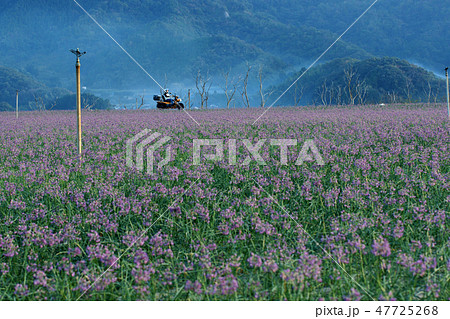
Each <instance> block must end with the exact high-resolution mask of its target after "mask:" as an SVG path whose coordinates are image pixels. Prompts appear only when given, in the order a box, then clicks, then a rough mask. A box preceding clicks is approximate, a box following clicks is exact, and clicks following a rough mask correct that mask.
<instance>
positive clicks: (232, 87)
mask: <svg viewBox="0 0 450 319" xmlns="http://www.w3.org/2000/svg"><path fill="white" fill-rule="evenodd" d="M222 76H223V78H224V79H225V84H224V87H223V91H224V92H225V97H226V99H227V109H229V108H230V103H231V101H232V100H233V98H234V95H235V94H236V90H237V87H238V85H239V82H240V81H241V78H240V77H238V78H237V79H230V70H228V71H227V72H224V73H223V74H222Z"/></svg>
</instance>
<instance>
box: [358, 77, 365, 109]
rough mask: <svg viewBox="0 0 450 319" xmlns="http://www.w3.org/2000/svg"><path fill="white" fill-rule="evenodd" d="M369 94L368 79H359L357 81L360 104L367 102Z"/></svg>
mask: <svg viewBox="0 0 450 319" xmlns="http://www.w3.org/2000/svg"><path fill="white" fill-rule="evenodd" d="M366 96H367V84H366V81H359V80H358V81H357V83H356V97H357V98H358V104H360V105H364V104H366Z"/></svg>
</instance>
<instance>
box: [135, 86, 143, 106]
mask: <svg viewBox="0 0 450 319" xmlns="http://www.w3.org/2000/svg"><path fill="white" fill-rule="evenodd" d="M139 97H140V98H141V104H140V105H139V106H138V105H137V99H136V109H137V110H140V109H141V108H142V106H143V105H144V98H145V89H144V90H143V91H142V95H140V96H139Z"/></svg>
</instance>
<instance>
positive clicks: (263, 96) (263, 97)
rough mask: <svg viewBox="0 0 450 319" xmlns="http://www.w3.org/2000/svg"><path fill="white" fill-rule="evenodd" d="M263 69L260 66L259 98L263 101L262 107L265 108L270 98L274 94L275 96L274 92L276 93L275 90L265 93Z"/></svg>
mask: <svg viewBox="0 0 450 319" xmlns="http://www.w3.org/2000/svg"><path fill="white" fill-rule="evenodd" d="M263 76H264V75H263V67H262V66H261V65H260V66H259V70H258V82H259V96H260V99H261V103H260V106H261V107H265V106H266V101H267V98H269V97H270V96H271V95H272V94H273V92H274V90H271V91H264V89H263V82H264V81H263Z"/></svg>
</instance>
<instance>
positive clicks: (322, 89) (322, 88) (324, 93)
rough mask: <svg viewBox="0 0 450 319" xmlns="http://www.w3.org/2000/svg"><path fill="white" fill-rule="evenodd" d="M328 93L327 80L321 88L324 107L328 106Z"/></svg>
mask: <svg viewBox="0 0 450 319" xmlns="http://www.w3.org/2000/svg"><path fill="white" fill-rule="evenodd" d="M327 92H328V86H327V80H325V81H323V83H322V85H321V86H320V91H319V95H320V100H321V101H322V105H327Z"/></svg>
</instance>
